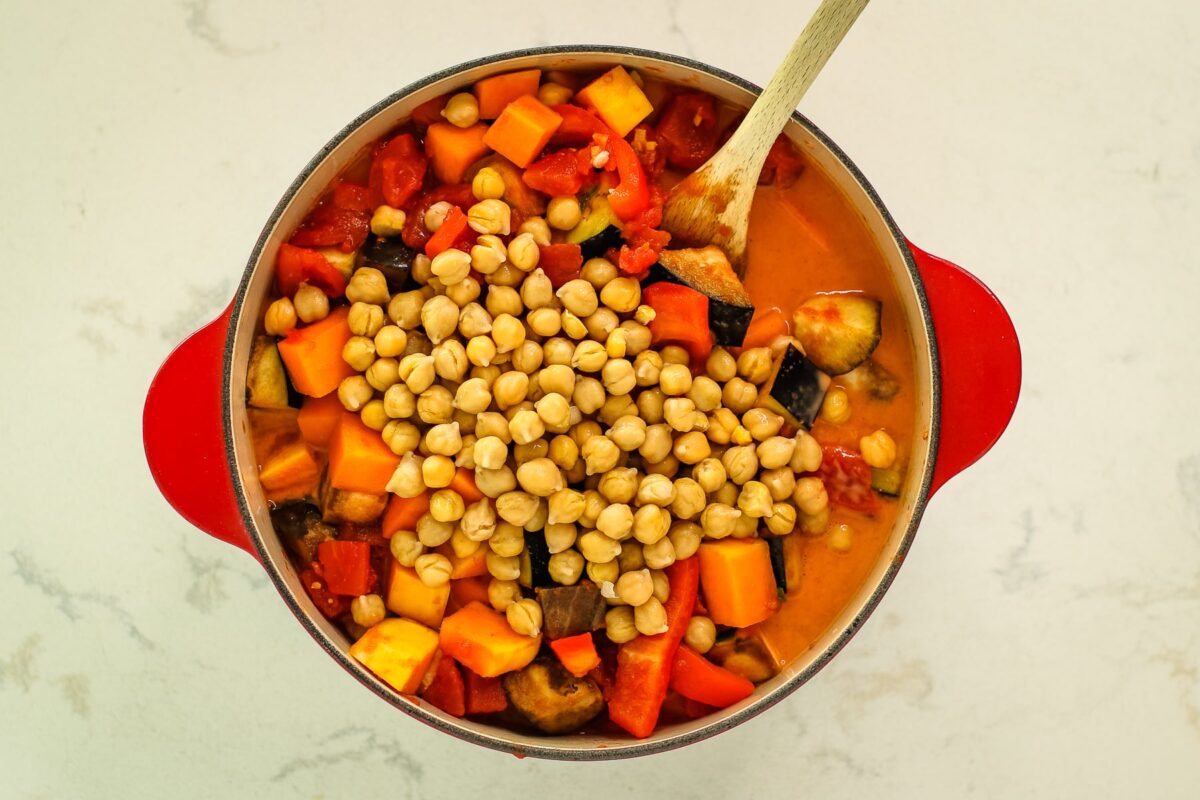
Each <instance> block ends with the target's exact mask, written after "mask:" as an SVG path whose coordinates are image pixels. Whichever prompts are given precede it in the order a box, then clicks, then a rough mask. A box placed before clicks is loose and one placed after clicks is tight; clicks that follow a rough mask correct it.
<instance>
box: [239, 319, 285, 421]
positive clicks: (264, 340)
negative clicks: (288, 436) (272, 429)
mask: <svg viewBox="0 0 1200 800" xmlns="http://www.w3.org/2000/svg"><path fill="white" fill-rule="evenodd" d="M246 402H247V403H248V404H250V405H252V406H254V407H255V408H287V407H288V390H287V376H286V375H285V374H284V372H283V361H282V360H280V358H279V348H277V347H276V346H275V340H274V339H273V338H272V337H270V336H256V337H254V349H252V350H251V351H250V367H249V369H248V370H247V371H246Z"/></svg>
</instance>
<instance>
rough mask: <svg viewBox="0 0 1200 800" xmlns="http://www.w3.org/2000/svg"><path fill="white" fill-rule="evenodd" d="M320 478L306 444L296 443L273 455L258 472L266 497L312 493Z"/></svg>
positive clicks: (300, 495)
mask: <svg viewBox="0 0 1200 800" xmlns="http://www.w3.org/2000/svg"><path fill="white" fill-rule="evenodd" d="M320 475H321V467H320V466H319V465H318V464H317V460H316V459H315V458H313V454H312V451H311V450H309V449H308V445H307V444H305V443H304V442H300V441H297V442H292V443H291V444H288V445H285V446H284V447H281V448H279V449H278V450H276V451H275V452H274V453H272V454H271V457H270V458H269V459H267V460H266V462H264V463H263V465H262V468H261V469H260V470H259V472H258V480H259V482H260V483H262V487H263V491H264V492H265V493H266V494H267V496H268V498H270V499H292V498H297V497H305V496H307V495H311V494H313V493H315V492H316V490H317V479H318V478H319V477H320ZM281 495H287V497H286V498H284V497H281Z"/></svg>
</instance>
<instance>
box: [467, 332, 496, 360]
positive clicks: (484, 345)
mask: <svg viewBox="0 0 1200 800" xmlns="http://www.w3.org/2000/svg"><path fill="white" fill-rule="evenodd" d="M467 360H468V361H470V362H471V363H472V364H474V365H475V366H477V367H487V366H491V364H492V362H494V361H495V360H496V343H495V342H494V341H492V337H490V336H472V337H471V338H470V340H468V341H467Z"/></svg>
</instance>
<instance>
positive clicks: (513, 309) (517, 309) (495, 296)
mask: <svg viewBox="0 0 1200 800" xmlns="http://www.w3.org/2000/svg"><path fill="white" fill-rule="evenodd" d="M484 303H485V305H486V306H487V311H488V313H489V314H491V315H492V317H493V318H495V317H499V316H500V315H501V314H507V315H508V316H510V317H520V316H521V314H522V313H523V312H524V310H525V305H524V303H522V301H521V293H520V292H518V291H517V290H516V289H514V288H513V287H511V286H493V287H492V288H491V289H490V290H489V291H488V294H487V298H485V300H484ZM492 324H493V326H494V325H495V322H494V321H493V323H492Z"/></svg>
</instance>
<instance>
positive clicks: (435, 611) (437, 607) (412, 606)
mask: <svg viewBox="0 0 1200 800" xmlns="http://www.w3.org/2000/svg"><path fill="white" fill-rule="evenodd" d="M388 570H389V571H388V579H387V595H386V596H385V598H384V604H385V605H386V606H387V607H388V610H389V611H391V612H392V613H393V614H398V615H399V616H401V617H408V618H409V619H415V620H416V621H417V622H420V623H421V624H422V625H427V626H429V627H430V628H437V627H438V626H440V625H441V624H442V618H443V616H444V615H445V613H446V602H447V601H448V600H449V599H450V585H449V584H448V583H447V584H442V585H441V586H426V585H425V584H424V583H422V582H421V579H420V578H419V577H417V571H416V570H414V569H412V568H411V567H405V566H403V565H401V564H400V562H398V561H396V559H394V558H389V559H388Z"/></svg>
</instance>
